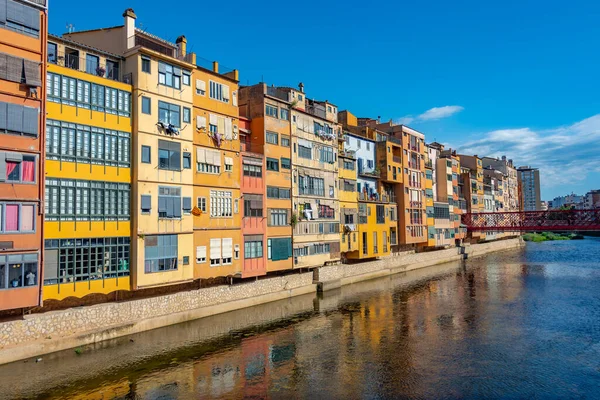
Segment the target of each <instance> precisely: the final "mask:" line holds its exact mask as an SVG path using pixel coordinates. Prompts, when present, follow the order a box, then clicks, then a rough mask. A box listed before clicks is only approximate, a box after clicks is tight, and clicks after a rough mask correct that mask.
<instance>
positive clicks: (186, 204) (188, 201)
mask: <svg viewBox="0 0 600 400" xmlns="http://www.w3.org/2000/svg"><path fill="white" fill-rule="evenodd" d="M181 208H182V209H183V212H184V214H187V215H189V214H190V213H191V212H192V198H191V197H184V198H183V199H182V207H181Z"/></svg>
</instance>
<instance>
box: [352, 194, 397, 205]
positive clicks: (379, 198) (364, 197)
mask: <svg viewBox="0 0 600 400" xmlns="http://www.w3.org/2000/svg"><path fill="white" fill-rule="evenodd" d="M358 200H359V201H370V202H373V203H390V202H395V201H396V199H395V197H394V196H390V195H389V194H382V195H380V194H379V193H373V194H368V193H358Z"/></svg>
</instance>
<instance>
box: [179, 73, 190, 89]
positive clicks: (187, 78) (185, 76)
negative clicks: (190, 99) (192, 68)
mask: <svg viewBox="0 0 600 400" xmlns="http://www.w3.org/2000/svg"><path fill="white" fill-rule="evenodd" d="M181 80H182V82H183V84H184V85H185V86H191V84H192V83H191V81H192V77H191V75H190V73H189V72H188V71H183V75H182V79H181Z"/></svg>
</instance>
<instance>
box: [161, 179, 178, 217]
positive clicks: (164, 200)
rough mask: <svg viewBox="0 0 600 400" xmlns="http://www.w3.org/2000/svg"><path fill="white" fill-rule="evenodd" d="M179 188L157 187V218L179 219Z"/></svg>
mask: <svg viewBox="0 0 600 400" xmlns="http://www.w3.org/2000/svg"><path fill="white" fill-rule="evenodd" d="M181 209H182V207H181V188H178V187H169V186H159V187H158V218H174V219H177V218H181Z"/></svg>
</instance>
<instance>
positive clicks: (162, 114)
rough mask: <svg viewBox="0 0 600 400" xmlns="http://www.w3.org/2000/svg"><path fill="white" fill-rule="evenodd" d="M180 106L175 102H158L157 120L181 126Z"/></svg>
mask: <svg viewBox="0 0 600 400" xmlns="http://www.w3.org/2000/svg"><path fill="white" fill-rule="evenodd" d="M180 110H181V107H179V106H178V105H175V104H170V103H166V102H164V101H159V102H158V120H159V121H160V122H162V123H164V124H171V125H173V126H175V127H177V128H179V127H180V126H181V116H180V112H181V111H180Z"/></svg>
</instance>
